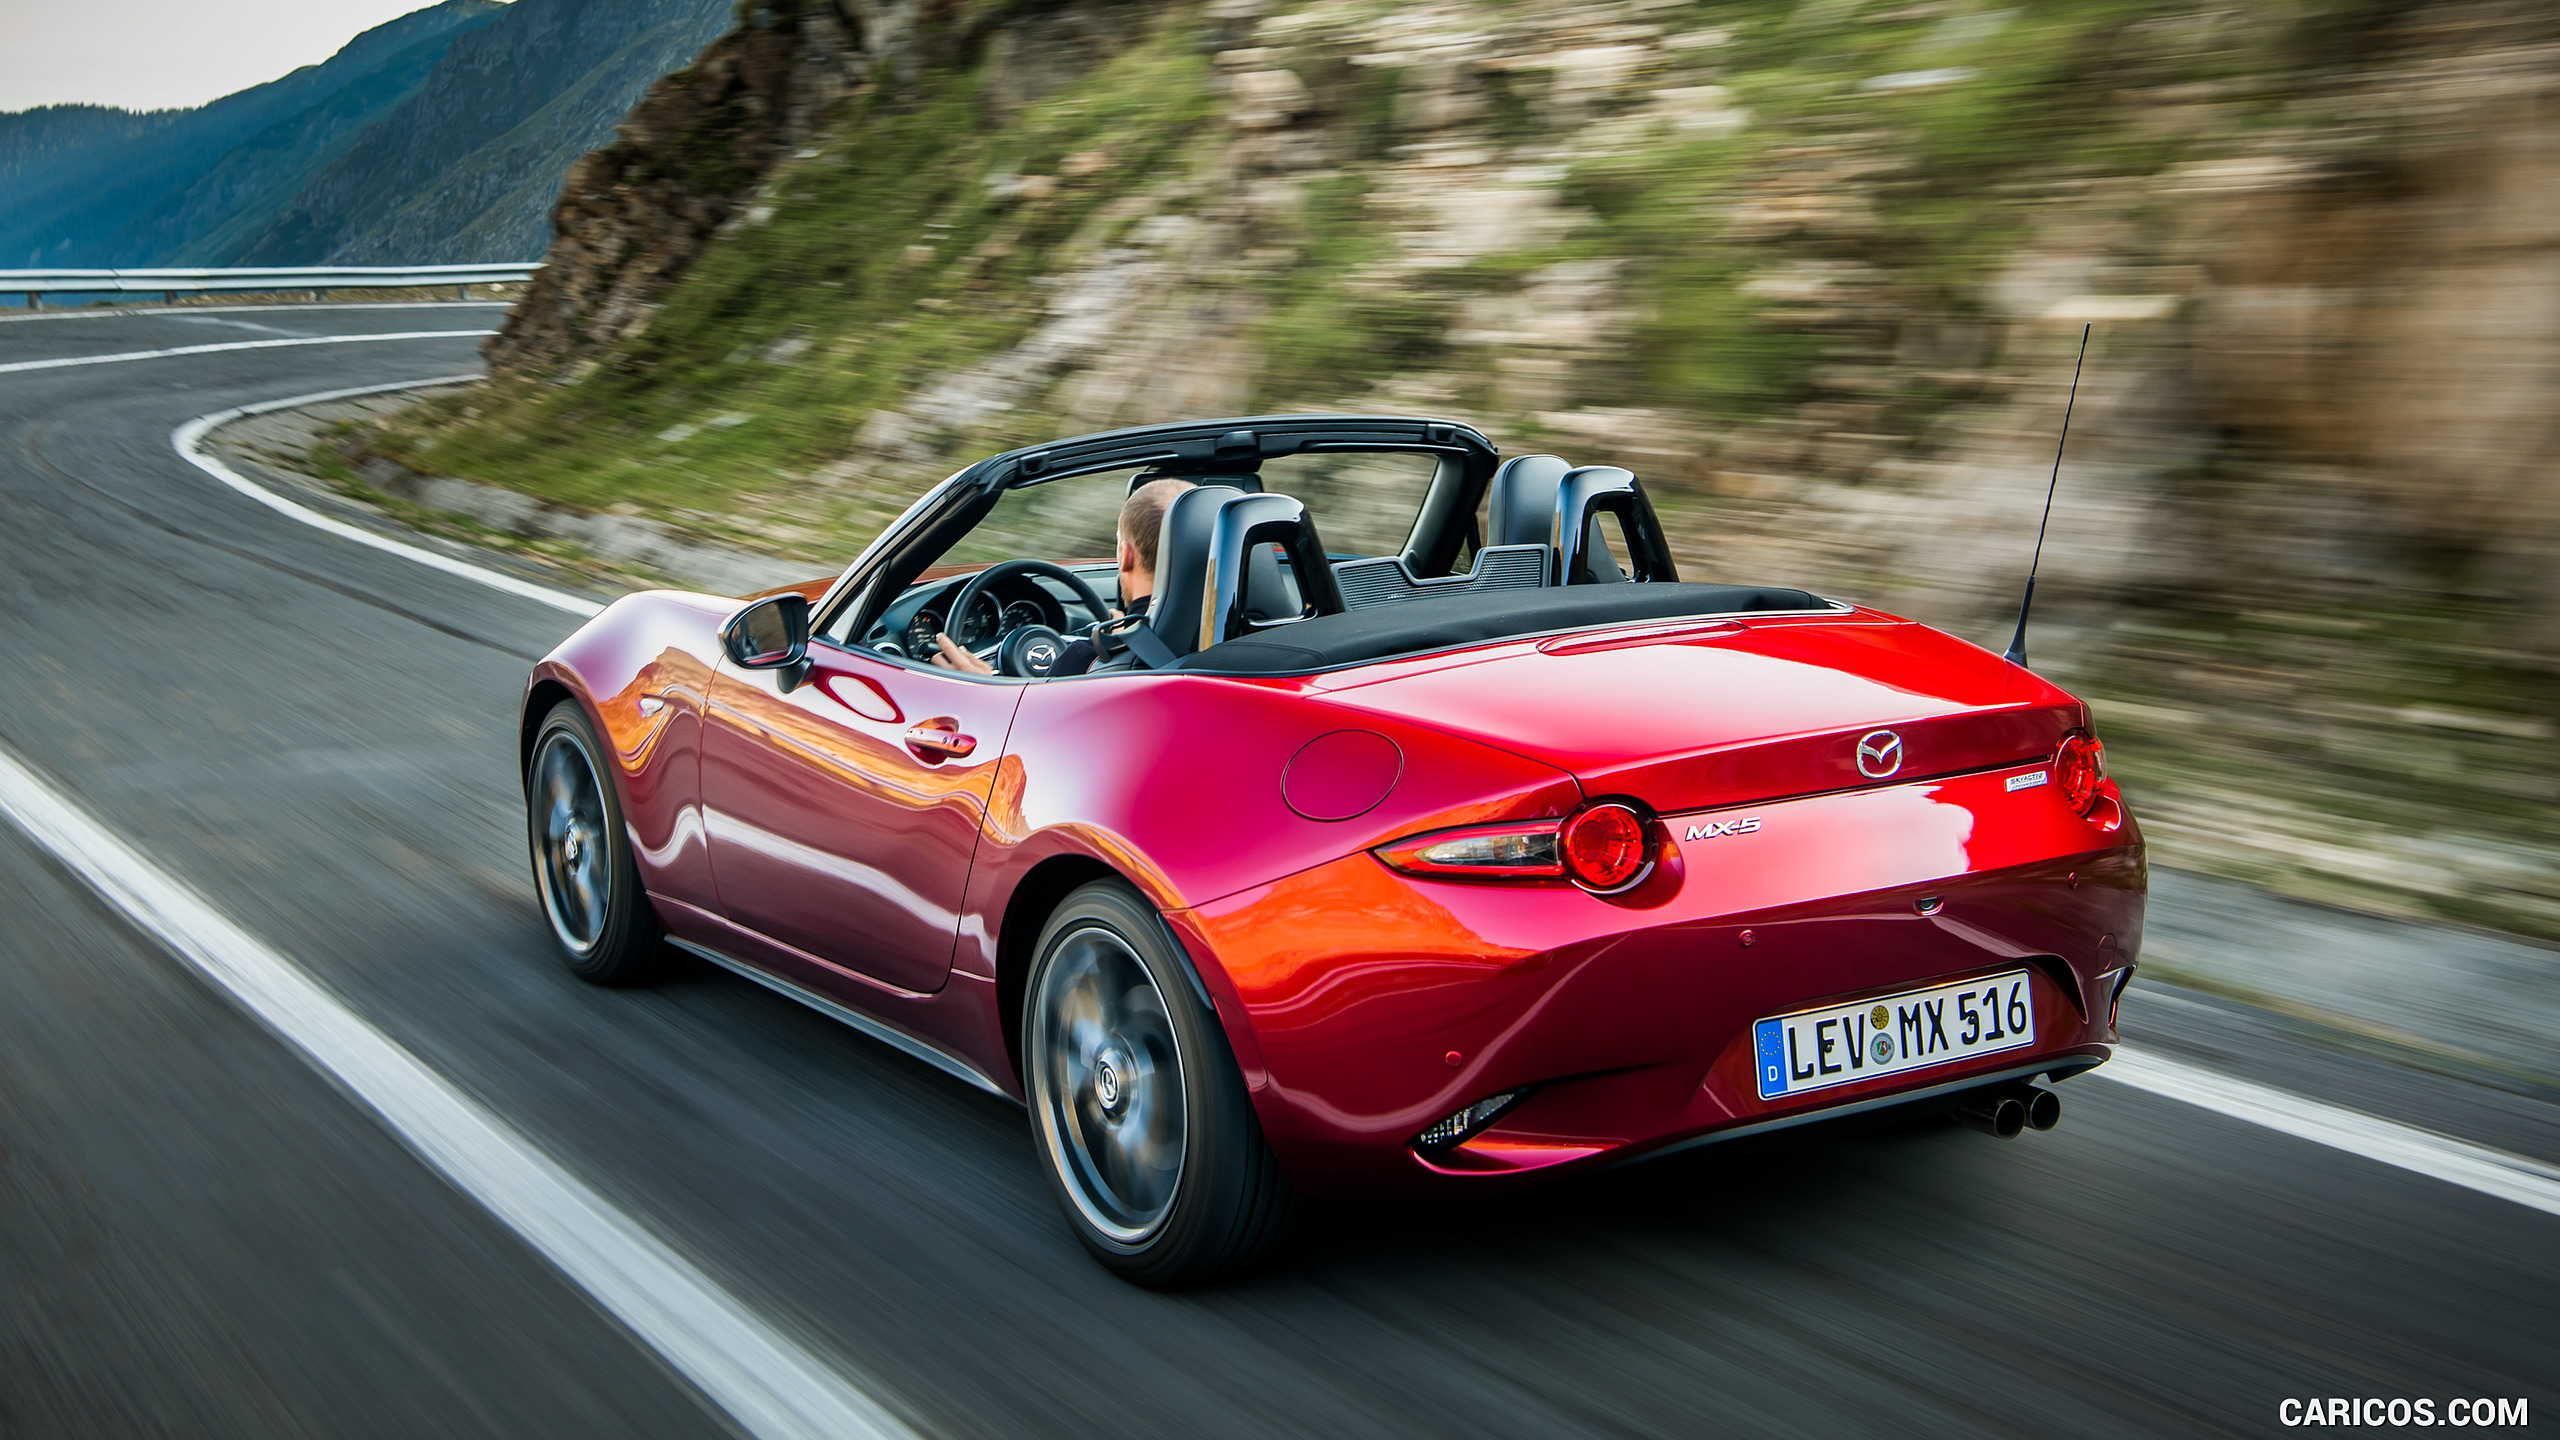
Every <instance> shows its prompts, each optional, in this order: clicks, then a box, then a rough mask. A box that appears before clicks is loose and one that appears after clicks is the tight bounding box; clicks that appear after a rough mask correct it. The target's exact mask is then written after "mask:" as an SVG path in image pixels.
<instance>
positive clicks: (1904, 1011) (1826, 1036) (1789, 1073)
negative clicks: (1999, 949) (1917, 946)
mask: <svg viewBox="0 0 2560 1440" xmlns="http://www.w3.org/2000/svg"><path fill="white" fill-rule="evenodd" d="M1751 1039H1752V1048H1753V1050H1754V1051H1755V1052H1756V1054H1757V1056H1758V1064H1759V1071H1760V1098H1761V1099H1763V1100H1775V1099H1777V1098H1778V1097H1780V1096H1782V1095H1801V1094H1803V1093H1805V1092H1806V1091H1808V1090H1826V1089H1829V1088H1830V1087H1831V1086H1834V1085H1850V1084H1854V1083H1856V1082H1858V1081H1860V1080H1874V1079H1877V1078H1879V1077H1881V1076H1885V1075H1900V1074H1903V1073H1905V1072H1908V1071H1912V1070H1926V1069H1928V1068H1930V1067H1931V1066H1933V1065H1945V1064H1948V1063H1950V1062H1953V1061H1957V1060H1967V1059H1971V1058H1972V1057H1974V1056H1976V1055H1992V1054H1997V1053H1998V1052H2000V1051H2002V1050H2015V1049H2018V1048H2019V1047H2020V1046H2024V1045H2033V1044H2034V1043H2036V1017H2035V992H2034V991H2033V990H2031V989H2029V988H2028V986H2027V972H2026V971H2024V970H2012V971H2010V972H2009V973H2008V974H2006V975H1994V976H1991V977H1989V978H1988V979H1982V980H1967V981H1964V982H1962V983H1961V984H1955V985H1935V986H1931V987H1930V988H1929V989H1926V990H1910V991H1906V992H1904V993H1902V994H1900V995H1887V996H1884V997H1882V998H1881V999H1876V1000H1861V1001H1859V1002H1858V1003H1856V1004H1854V1005H1826V1006H1824V1007H1823V1008H1821V1009H1819V1010H1799V1011H1797V1012H1796V1013H1795V1014H1793V1015H1773V1016H1771V1017H1770V1018H1768V1019H1766V1020H1763V1021H1760V1022H1759V1023H1758V1024H1755V1025H1753V1026H1752V1027H1751Z"/></svg>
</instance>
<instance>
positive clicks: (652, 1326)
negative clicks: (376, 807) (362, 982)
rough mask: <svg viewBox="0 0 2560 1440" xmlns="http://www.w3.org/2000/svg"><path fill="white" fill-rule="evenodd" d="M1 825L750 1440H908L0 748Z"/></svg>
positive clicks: (698, 1274)
mask: <svg viewBox="0 0 2560 1440" xmlns="http://www.w3.org/2000/svg"><path fill="white" fill-rule="evenodd" d="M0 814H6V815H7V816H8V818H9V819H11V820H12V821H14V822H16V823H17V825H18V827H19V828H20V829H22V830H24V831H26V832H27V834H28V835H29V836H30V837H31V838H33V839H34V840H35V841H36V843H37V844H39V845H42V846H43V847H44V848H45V849H46V850H48V851H50V852H52V854H53V855H54V856H55V858H57V859H59V860H60V861H61V862H62V863H63V864H64V865H66V866H68V867H70V869H71V870H72V871H74V872H75V873H77V874H78V875H79V876H80V878H81V879H82V880H84V881H86V882H87V883H88V884H89V886H90V888H92V889H94V890H96V891H97V892H98V894H99V895H101V896H103V897H104V898H105V899H106V900H107V902H108V903H109V904H112V905H114V906H115V907H116V908H117V909H119V910H121V911H123V912H124V913H125V915H126V916H127V917H128V918H130V919H131V920H132V921H133V923H134V924H135V925H137V926H138V927H140V928H141V929H143V930H144V931H146V932H148V933H150V934H151V935H154V936H156V937H158V938H159V939H160V940H161V941H162V942H163V943H165V944H167V945H168V947H169V948H170V949H171V950H173V951H175V952H176V953H177V954H178V955H179V956H180V957H181V958H183V959H185V960H186V961H187V963H188V964H190V965H193V966H194V967H195V968H196V969H197V970H199V971H202V972H203V973H204V975H205V976H206V978H208V979H210V980H211V981H213V983H214V984H216V985H218V986H220V987H221V988H223V989H224V990H226V991H228V992H230V994H231V996H232V997H233V998H234V999H235V1000H237V1001H238V1002H239V1003H240V1005H241V1006H242V1007H243V1008H244V1009H246V1010H248V1011H249V1013H250V1014H252V1015H254V1016H255V1017H257V1018H258V1019H259V1020H261V1021H263V1022H265V1023H266V1024H267V1025H268V1026H269V1027H270V1028H272V1029H273V1030H274V1031H275V1032H276V1033H277V1034H278V1035H280V1036H282V1037H283V1038H284V1039H285V1041H286V1042H287V1043H288V1044H291V1045H292V1046H294V1047H295V1048H297V1049H299V1050H300V1051H301V1052H302V1053H303V1054H304V1055H305V1056H306V1057H308V1058H309V1059H310V1061H311V1063H312V1064H313V1065H315V1066H316V1067H318V1068H319V1069H320V1070H322V1071H323V1072H325V1073H326V1074H328V1075H329V1076H330V1077H331V1078H333V1079H335V1080H336V1081H337V1082H338V1083H339V1084H340V1085H342V1086H344V1087H345V1088H346V1089H347V1091H348V1092H350V1093H351V1094H353V1095H354V1096H355V1097H356V1098H357V1099H359V1100H361V1101H363V1102H364V1103H365V1104H366V1105H368V1106H370V1107H371V1108H372V1109H373V1110H374V1112H375V1113H376V1114H378V1115H380V1116H381V1117H382V1119H383V1121H384V1123H385V1124H387V1125H389V1126H390V1127H391V1129H392V1131H393V1133H394V1134H396V1135H398V1136H399V1137H400V1139H401V1140H403V1141H404V1142H406V1143H407V1144H408V1145H409V1147H410V1148H411V1149H412V1150H414V1151H416V1152H417V1154H418V1156H419V1158H421V1159H423V1160H425V1161H426V1162H427V1164H429V1165H431V1166H433V1167H434V1168H435V1169H436V1170H437V1171H439V1172H441V1173H442V1174H443V1175H444V1177H445V1178H446V1179H448V1180H450V1181H452V1182H453V1184H454V1185H455V1186H456V1187H457V1188H459V1189H460V1190H461V1191H462V1192H463V1193H464V1194H466V1195H468V1196H470V1197H471V1198H472V1199H473V1200H476V1201H478V1202H479V1203H480V1204H481V1205H482V1206H484V1207H485V1208H487V1209H488V1211H489V1212H490V1213H491V1214H493V1215H495V1216H496V1217H497V1218H498V1219H499V1220H500V1221H502V1222H504V1223H505V1224H506V1225H507V1226H508V1227H509V1228H510V1229H512V1230H514V1231H515V1232H516V1233H517V1234H518V1235H520V1236H522V1237H524V1240H525V1241H526V1243H528V1244H530V1245H531V1246H533V1248H534V1249H536V1250H538V1251H540V1252H541V1253H542V1254H543V1256H544V1257H545V1258H547V1259H548V1260H550V1262H551V1263H552V1264H553V1265H555V1266H558V1267H559V1269H560V1271H561V1272H562V1273H563V1274H565V1275H566V1276H567V1277H568V1278H569V1279H570V1280H571V1281H572V1282H573V1283H575V1284H576V1285H577V1286H578V1287H579V1288H581V1289H583V1290H585V1291H586V1292H587V1294H588V1295H590V1296H592V1297H594V1299H595V1301H596V1303H597V1304H599V1305H601V1306H602V1307H603V1308H604V1309H606V1310H607V1311H609V1312H611V1313H612V1314H613V1316H614V1318H616V1319H618V1320H620V1321H621V1322H622V1323H623V1324H624V1325H626V1326H628V1327H629V1328H630V1330H631V1331H632V1333H633V1334H635V1335H637V1336H638V1337H639V1338H640V1340H641V1341H642V1342H643V1343H645V1344H646V1345H648V1346H649V1348H650V1349H652V1350H655V1351H656V1352H658V1354H659V1355H661V1356H662V1357H664V1358H665V1360H666V1361H667V1363H668V1364H669V1365H671V1366H673V1367H674V1368H675V1369H676V1370H677V1371H678V1372H679V1373H681V1374H682V1375H683V1376H684V1377H685V1378H686V1379H688V1380H690V1381H692V1382H693V1384H694V1385H695V1386H696V1387H697V1388H699V1389H700V1390H701V1391H702V1393H703V1394H704V1395H706V1396H708V1397H709V1398H710V1400H711V1401H712V1403H714V1404H716V1405H718V1406H719V1407H720V1408H721V1409H722V1410H725V1411H727V1412H728V1413H729V1415H730V1416H731V1417H732V1418H733V1419H735V1420H736V1421H737V1423H738V1425H739V1426H740V1428H742V1429H744V1430H745V1431H746V1432H747V1433H748V1434H750V1435H753V1436H755V1437H757V1440H865V1437H877V1440H914V1437H915V1432H914V1431H913V1430H911V1429H910V1428H908V1426H907V1425H906V1424H905V1423H904V1422H903V1421H901V1420H899V1419H898V1418H897V1417H896V1416H895V1415H893V1414H891V1413H890V1412H889V1411H888V1409H886V1408H885V1407H884V1406H883V1405H882V1404H881V1403H880V1402H879V1401H878V1400H877V1399H875V1398H873V1397H872V1396H871V1395H870V1394H868V1393H865V1391H864V1389H862V1388H861V1387H858V1386H856V1385H855V1384H854V1383H853V1382H851V1381H849V1380H848V1379H846V1378H845V1377H844V1376H843V1375H841V1374H839V1373H838V1372H837V1371H836V1370H835V1369H834V1368H833V1367H831V1366H829V1365H828V1364H827V1363H826V1362H824V1361H822V1360H820V1359H819V1358H818V1357H817V1356H815V1355H812V1354H811V1353H810V1352H809V1351H807V1350H806V1349H804V1348H802V1347H801V1346H800V1345H799V1344H798V1343H797V1342H795V1341H793V1340H792V1339H791V1338H790V1337H788V1336H786V1335H784V1334H783V1333H782V1332H781V1331H780V1330H778V1329H776V1328H775V1327H774V1326H772V1325H771V1324H769V1323H767V1322H766V1321H765V1320H763V1319H762V1318H761V1317H759V1316H757V1315H756V1314H755V1313H754V1312H753V1311H751V1310H749V1309H748V1308H747V1307H746V1306H745V1305H744V1304H742V1303H740V1302H739V1300H738V1299H737V1298H736V1297H735V1296H732V1295H730V1294H729V1293H728V1292H727V1291H725V1290H723V1289H721V1288H720V1286H719V1285H718V1284H717V1283H716V1282H714V1281H713V1280H712V1279H711V1278H710V1277H709V1276H707V1275H705V1274H703V1273H702V1271H701V1270H699V1269H698V1268H696V1267H695V1266H694V1265H693V1263H692V1262H690V1261H688V1260H686V1259H685V1258H684V1257H683V1256H681V1255H679V1254H677V1253H676V1252H675V1251H674V1250H673V1249H672V1248H670V1247H669V1246H668V1245H667V1243H666V1242H665V1241H663V1240H660V1239H659V1238H658V1237H657V1236H655V1235H653V1234H651V1233H650V1232H649V1231H648V1230H647V1229H646V1228H645V1227H643V1226H642V1225H641V1224H640V1223H639V1222H638V1221H636V1220H634V1219H632V1218H631V1217H630V1216H628V1215H626V1214H624V1213H623V1212H621V1211H620V1210H618V1209H616V1208H614V1206H613V1205H612V1204H611V1203H610V1202H608V1201H606V1200H605V1199H604V1197H603V1196H601V1195H598V1194H597V1193H596V1192H595V1191H593V1190H591V1189H589V1188H588V1187H587V1186H586V1184H585V1183H584V1182H582V1181H580V1180H578V1179H577V1178H576V1177H575V1176H573V1175H571V1174H570V1173H569V1172H568V1171H567V1170H566V1169H564V1168H562V1167H561V1165H560V1164H559V1163H558V1162H557V1161H555V1160H553V1159H552V1158H551V1157H550V1156H548V1155H546V1154H544V1153H543V1152H542V1151H541V1150H540V1149H538V1148H537V1147H536V1146H535V1145H534V1144H533V1142H531V1141H530V1140H527V1139H526V1138H525V1137H524V1136H523V1135H521V1134H519V1133H517V1131H516V1130H515V1128H514V1127H512V1126H510V1125H508V1124H507V1123H506V1122H505V1121H504V1120H501V1119H499V1118H498V1117H497V1116H496V1115H494V1114H492V1113H491V1112H490V1111H489V1110H488V1109H487V1108H486V1107H484V1106H482V1105H481V1104H480V1103H479V1102H478V1101H476V1100H473V1099H472V1098H471V1097H469V1096H468V1095H465V1094H464V1093H463V1092H462V1091H461V1090H460V1089H458V1088H456V1087H455V1086H454V1084H453V1083H452V1082H451V1081H448V1080H446V1079H445V1078H444V1077H443V1076H441V1075H439V1074H437V1073H436V1072H435V1071H433V1070H431V1069H429V1068H428V1067H427V1066H426V1065H425V1064H423V1063H422V1062H420V1061H419V1059H418V1058H417V1057H416V1056H414V1055H412V1054H410V1053H409V1052H408V1051H407V1050H405V1049H403V1048H402V1047H401V1046H400V1045H399V1043H398V1042H396V1041H394V1040H392V1039H391V1037H389V1036H387V1035H385V1034H383V1033H382V1032H381V1031H380V1030H377V1029H375V1028H374V1027H373V1025H372V1024H371V1023H369V1022H367V1021H366V1020H365V1019H364V1018H363V1017H362V1016H359V1015H357V1014H356V1013H355V1012H354V1011H352V1010H350V1009H348V1008H347V1007H346V1005H345V1004H344V1003H342V1002H341V1001H340V1000H339V999H338V998H337V997H336V996H334V995H332V994H330V993H329V992H328V990H327V989H325V988H323V987H322V986H321V985H320V984H319V983H318V982H317V981H315V980H313V979H312V978H311V977H310V976H309V975H307V974H305V973H304V972H303V971H302V970H301V969H300V968H299V967H297V966H296V965H294V963H293V962H292V961H290V960H287V959H286V958H285V957H284V956H282V955H280V954H278V953H277V952H275V951H274V950H272V949H269V948H268V947H267V946H266V945H265V944H264V943H262V942H261V941H259V940H258V939H257V938H256V937H255V936H253V935H251V934H249V932H247V931H246V930H243V929H241V928H240V927H239V926H238V925H236V924H233V923H232V922H231V920H229V919H228V918H227V917H225V916H224V915H222V914H221V913H220V912H219V911H217V910H215V909H214V908H213V907H212V906H211V905H210V904H208V903H207V902H206V901H205V900H204V899H203V897H201V896H199V895H197V894H196V893H195V892H194V891H193V890H191V889H189V888H188V887H187V886H186V885H185V884H183V883H181V882H180V881H179V880H177V879H176V878H175V877H173V876H171V875H170V874H168V873H167V872H166V871H164V870H162V869H160V868H159V867H158V866H156V865H154V864H153V863H151V861H149V860H148V859H145V858H144V857H143V856H142V855H141V854H140V853H139V852H137V851H135V850H134V849H133V848H131V847H130V846H128V845H126V844H125V843H124V842H123V841H121V840H119V839H117V838H116V837H115V836H113V835H110V834H109V833H107V831H106V830H105V829H104V828H102V827H101V826H99V824H98V823H97V822H96V821H94V820H92V819H91V818H90V817H89V816H88V815H87V814H86V813H85V812H84V811H82V810H81V809H80V808H79V807H78V806H77V805H76V804H74V803H73V802H72V801H71V800H69V799H68V798H66V797H64V796H63V795H61V794H60V793H58V792H57V791H55V790H54V788H53V787H52V786H51V785H50V784H48V783H47V782H46V781H44V780H43V779H42V778H40V777H39V776H37V775H36V774H35V773H34V772H32V771H30V770H28V769H27V768H26V767H25V766H24V765H22V764H20V763H19V762H18V760H17V759H16V757H15V756H13V755H11V754H9V753H8V752H6V751H5V750H0Z"/></svg>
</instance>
